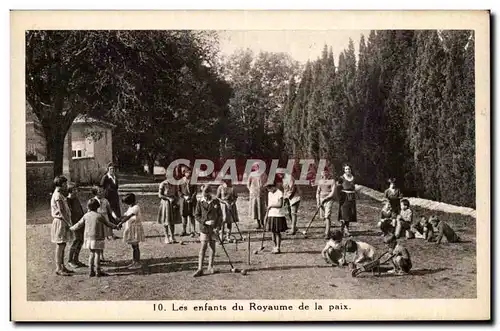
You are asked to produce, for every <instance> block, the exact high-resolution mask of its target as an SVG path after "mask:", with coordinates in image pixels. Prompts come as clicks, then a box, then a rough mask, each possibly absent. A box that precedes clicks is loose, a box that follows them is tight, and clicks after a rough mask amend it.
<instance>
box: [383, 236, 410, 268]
mask: <svg viewBox="0 0 500 331" xmlns="http://www.w3.org/2000/svg"><path fill="white" fill-rule="evenodd" d="M384 242H385V243H386V244H387V246H389V248H390V249H391V254H392V259H391V263H392V265H393V269H392V270H389V271H388V272H387V273H389V274H396V275H404V274H408V273H409V272H410V270H411V268H412V263H411V257H410V252H408V250H407V249H406V248H405V247H404V246H403V245H401V244H400V243H398V241H397V239H396V236H395V235H393V234H390V235H388V236H387V237H385V239H384Z"/></svg>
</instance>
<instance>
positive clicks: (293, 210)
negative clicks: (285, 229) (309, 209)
mask: <svg viewBox="0 0 500 331" xmlns="http://www.w3.org/2000/svg"><path fill="white" fill-rule="evenodd" d="M283 197H284V198H285V205H286V206H287V212H288V214H289V215H290V220H291V221H292V229H291V230H290V235H292V236H293V235H295V233H296V232H297V214H298V211H299V207H300V191H299V188H298V186H297V185H295V179H294V178H293V176H292V174H290V173H285V176H284V178H283Z"/></svg>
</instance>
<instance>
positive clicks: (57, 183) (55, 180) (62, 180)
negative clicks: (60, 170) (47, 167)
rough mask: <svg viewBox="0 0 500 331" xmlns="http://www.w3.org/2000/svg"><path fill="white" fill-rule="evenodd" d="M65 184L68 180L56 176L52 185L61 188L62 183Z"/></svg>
mask: <svg viewBox="0 0 500 331" xmlns="http://www.w3.org/2000/svg"><path fill="white" fill-rule="evenodd" d="M67 182H68V179H67V178H66V177H64V176H62V175H60V176H56V178H54V185H55V186H56V187H61V186H63V184H64V183H67Z"/></svg>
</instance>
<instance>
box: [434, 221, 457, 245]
mask: <svg viewBox="0 0 500 331" xmlns="http://www.w3.org/2000/svg"><path fill="white" fill-rule="evenodd" d="M429 223H431V224H432V226H433V227H434V228H435V229H436V230H437V232H438V237H437V239H436V244H437V245H439V244H440V243H441V240H443V237H446V240H447V241H448V242H449V243H457V242H460V237H459V236H458V235H457V234H456V233H455V231H453V229H452V228H451V227H450V226H449V225H448V223H446V222H444V221H440V220H439V219H438V218H437V217H436V216H431V218H430V219H429Z"/></svg>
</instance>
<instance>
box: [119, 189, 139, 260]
mask: <svg viewBox="0 0 500 331" xmlns="http://www.w3.org/2000/svg"><path fill="white" fill-rule="evenodd" d="M122 202H123V203H124V204H126V205H127V206H128V209H127V211H126V212H125V215H123V217H122V218H121V221H120V223H125V226H124V229H123V241H124V242H125V243H127V244H129V245H130V246H132V263H131V264H129V265H128V267H129V268H137V267H140V266H141V251H140V250H139V243H140V242H142V241H144V228H143V227H142V222H143V221H144V220H143V217H142V211H141V207H139V205H138V204H137V202H136V199H135V194H133V193H129V194H127V195H126V196H125V197H124V198H123V200H122Z"/></svg>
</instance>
